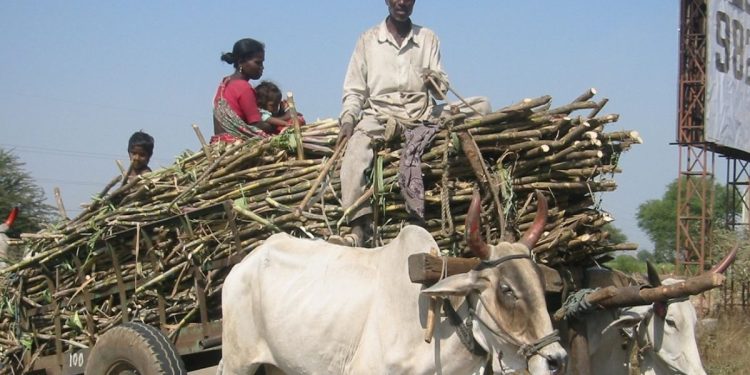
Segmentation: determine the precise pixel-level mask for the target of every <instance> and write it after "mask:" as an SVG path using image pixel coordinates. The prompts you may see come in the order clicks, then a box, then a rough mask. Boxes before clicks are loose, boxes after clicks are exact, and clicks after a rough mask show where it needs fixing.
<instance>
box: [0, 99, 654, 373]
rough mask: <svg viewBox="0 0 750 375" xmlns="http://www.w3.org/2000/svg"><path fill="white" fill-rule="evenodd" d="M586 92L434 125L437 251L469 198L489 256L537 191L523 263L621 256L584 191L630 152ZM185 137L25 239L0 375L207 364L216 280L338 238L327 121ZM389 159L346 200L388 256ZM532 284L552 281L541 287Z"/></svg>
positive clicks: (11, 272)
mask: <svg viewBox="0 0 750 375" xmlns="http://www.w3.org/2000/svg"><path fill="white" fill-rule="evenodd" d="M594 96H595V90H593V89H592V90H586V92H584V93H583V94H582V95H581V96H579V97H577V98H575V99H574V100H573V101H571V102H570V103H568V104H565V105H562V106H559V107H553V106H552V102H551V98H550V97H549V96H542V97H538V98H533V99H524V100H522V101H519V102H518V103H516V104H513V105H510V106H508V107H505V108H502V109H500V110H498V111H496V112H493V113H490V114H488V115H485V116H479V117H473V118H471V117H469V118H467V117H466V116H465V115H462V114H456V115H453V116H451V117H448V118H445V119H444V120H443V121H442V123H441V127H440V130H439V131H438V132H437V134H436V136H435V139H434V140H433V143H432V147H431V148H429V149H428V150H426V152H425V153H424V155H422V165H421V167H422V172H423V179H424V183H425V186H426V187H427V189H426V191H425V205H426V210H425V213H426V214H425V221H424V223H423V226H424V227H425V228H426V229H427V230H428V231H429V232H430V234H431V235H432V237H433V238H434V239H435V241H436V243H437V245H438V247H439V249H435V250H436V251H438V252H439V254H440V255H443V256H450V257H452V258H450V259H454V258H456V259H457V260H456V261H458V262H465V260H463V259H462V257H464V256H465V255H466V245H465V241H464V232H465V229H464V225H463V221H464V219H465V217H466V212H467V209H468V206H469V202H470V200H471V196H472V193H473V191H474V190H480V191H481V192H482V196H483V197H484V200H483V202H482V204H481V207H482V209H481V211H482V216H483V227H482V228H483V229H482V231H483V232H484V235H485V238H486V239H487V241H488V242H492V243H497V242H500V241H501V240H504V239H505V240H513V239H514V238H517V236H518V234H520V233H521V232H523V231H525V230H526V229H528V228H529V227H530V226H531V225H532V221H533V218H534V213H535V212H536V201H535V200H534V199H533V192H534V191H535V190H541V191H543V192H544V194H545V196H546V197H547V200H548V201H549V202H550V203H549V212H548V217H547V224H546V227H545V228H544V233H543V234H542V236H541V239H540V240H539V241H538V242H537V243H536V245H535V247H534V248H533V249H532V255H533V257H534V260H535V261H536V262H537V263H539V264H542V265H545V266H547V267H549V269H548V270H547V272H548V273H549V274H550V275H554V272H555V271H550V270H555V269H556V270H560V269H567V268H569V267H578V266H579V265H582V264H588V263H590V262H592V260H593V259H594V258H601V257H606V256H607V255H608V254H609V253H610V252H612V251H617V250H628V249H635V248H636V245H635V244H627V243H626V244H619V243H611V242H610V241H609V240H608V232H607V228H606V224H607V223H608V222H610V221H611V220H612V218H611V217H610V216H609V215H608V214H607V213H606V212H603V211H602V210H600V209H599V208H598V201H599V198H600V197H599V195H598V194H599V193H601V192H605V191H611V190H614V189H615V187H616V183H615V181H614V180H613V176H614V175H615V174H616V173H618V172H619V171H620V170H619V166H618V161H619V159H620V157H621V155H622V153H623V152H625V151H627V150H628V149H630V147H631V146H632V145H634V144H638V143H640V142H641V139H640V137H639V136H638V133H637V132H635V131H629V130H613V131H607V130H605V128H606V127H607V126H608V125H610V124H613V123H615V122H616V121H617V120H618V117H619V116H618V115H616V114H601V112H602V109H603V107H604V105H605V104H606V103H607V100H606V99H602V100H599V101H593V100H591V99H592V98H593V97H594ZM196 129H197V127H196ZM196 133H197V135H198V139H199V141H200V149H199V150H198V151H196V152H190V151H188V152H185V153H184V154H183V155H181V156H179V157H178V158H177V160H176V161H175V163H174V164H173V165H172V166H169V167H167V168H163V169H160V170H157V171H154V172H152V173H149V174H145V175H142V176H140V177H139V178H138V179H135V180H132V181H130V182H128V183H125V184H120V180H121V176H117V177H116V178H114V179H113V180H112V181H111V182H110V183H109V184H108V185H107V186H106V187H105V188H104V189H103V190H102V191H101V192H100V193H99V194H98V195H97V196H96V197H94V199H93V200H92V201H91V202H90V203H89V204H88V205H87V206H86V208H85V209H84V211H83V212H82V213H81V214H80V215H79V216H77V217H75V218H72V219H67V218H65V220H62V221H61V222H60V223H58V224H56V225H54V226H51V227H50V228H48V229H45V230H43V231H40V232H39V233H31V234H26V235H25V236H24V237H23V241H21V244H20V245H19V246H22V247H23V250H24V252H25V253H26V254H27V255H26V257H25V258H24V259H22V260H18V261H16V262H15V263H13V264H11V265H9V267H7V268H5V269H3V270H0V279H1V281H0V293H2V294H1V295H0V297H1V298H0V328H2V329H0V365H2V366H3V367H2V369H1V370H0V371H2V372H3V373H21V372H38V373H49V374H79V373H82V372H83V371H84V370H85V369H86V368H87V366H91V367H89V369H91V370H90V371H96V372H99V371H100V370H98V369H99V368H100V367H98V366H102V367H104V368H110V370H111V371H110V372H109V373H119V372H127V371H132V370H135V369H138V368H139V367H138V366H147V367H146V368H147V369H149V370H148V372H151V373H171V372H170V371H172V370H173V369H176V371H178V372H180V371H184V370H190V369H196V368H201V367H206V366H211V365H214V364H215V363H216V362H217V361H218V358H219V355H220V351H219V350H218V349H219V348H220V345H221V307H220V306H221V301H220V295H221V289H222V283H223V280H224V278H225V277H226V275H227V273H228V272H229V270H230V268H231V267H232V266H233V265H234V264H236V263H238V262H239V261H240V260H241V259H242V258H243V257H244V256H245V255H247V254H248V253H250V252H251V251H252V250H253V249H255V248H256V247H257V246H259V245H260V244H261V243H262V242H263V241H264V240H265V239H266V238H268V237H269V236H270V235H272V234H274V233H277V232H286V233H290V234H292V235H294V236H297V237H308V238H322V239H325V238H327V237H328V236H330V235H332V234H339V235H340V234H345V233H347V232H348V230H349V228H348V226H347V215H348V214H349V211H347V210H342V209H341V207H340V205H339V203H338V199H339V194H338V191H339V190H340V189H339V186H340V181H339V176H338V167H339V158H340V155H341V154H342V150H343V147H342V146H341V145H336V138H337V133H338V123H337V121H335V120H321V121H317V122H315V123H312V124H308V125H305V126H303V127H302V130H301V135H299V136H297V135H295V134H294V133H293V132H289V133H284V134H282V135H280V136H277V137H274V138H272V139H267V140H262V141H246V142H243V143H236V144H231V145H227V144H217V145H208V144H206V143H205V142H204V141H203V136H202V135H201V134H200V132H198V131H196ZM399 150H400V146H398V138H396V139H395V140H391V141H390V142H388V141H387V140H386V142H384V143H382V144H381V146H380V147H379V148H378V149H377V150H376V153H377V154H376V158H375V159H376V165H375V168H374V169H373V174H372V176H371V181H372V187H371V188H370V189H369V191H368V192H367V193H366V194H365V195H364V196H363V197H362V199H361V200H360V203H361V204H372V205H373V207H374V209H375V211H376V212H377V215H376V217H377V220H376V223H375V224H376V228H375V229H376V231H375V232H376V243H375V244H372V245H380V244H384V243H388V242H389V241H390V240H391V239H393V238H395V237H396V235H397V234H398V233H399V231H400V229H401V228H402V227H403V225H404V224H405V223H406V222H408V219H409V218H408V215H407V214H406V211H405V209H404V200H403V199H402V198H401V195H400V190H399V186H398V183H397V178H398V177H397V176H398V160H399ZM446 259H448V258H446ZM414 262H415V265H414V267H413V268H414V272H417V273H419V272H424V270H417V268H419V267H418V265H419V262H423V263H424V262H425V260H424V259H422V260H421V261H420V260H418V259H416V260H414ZM451 262H453V260H451ZM451 264H452V263H451ZM451 268H452V266H451ZM423 281H424V280H422V281H420V280H415V282H423ZM427 282H429V280H428V281H427ZM548 288H549V289H550V290H554V289H557V290H559V288H560V284H559V283H556V282H555V281H554V278H553V277H549V278H548ZM115 354H116V355H115ZM149 366H150V367H149ZM168 369H169V370H168ZM101 372H104V373H107V372H106V371H101ZM141 372H143V370H141Z"/></svg>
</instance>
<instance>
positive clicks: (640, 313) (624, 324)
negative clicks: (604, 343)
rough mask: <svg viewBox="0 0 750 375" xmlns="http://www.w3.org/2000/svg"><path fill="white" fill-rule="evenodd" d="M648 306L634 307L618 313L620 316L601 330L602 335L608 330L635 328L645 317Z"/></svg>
mask: <svg viewBox="0 0 750 375" xmlns="http://www.w3.org/2000/svg"><path fill="white" fill-rule="evenodd" d="M649 309H650V306H634V307H629V308H626V309H622V310H621V311H620V315H619V316H618V317H617V319H615V320H614V321H612V323H609V325H608V326H607V327H606V328H604V329H603V330H602V333H604V332H606V331H607V330H610V329H613V328H614V329H617V328H630V327H635V326H636V325H638V323H640V322H641V320H643V318H645V317H646V314H647V313H648V310H649Z"/></svg>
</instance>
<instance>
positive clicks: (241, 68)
mask: <svg viewBox="0 0 750 375" xmlns="http://www.w3.org/2000/svg"><path fill="white" fill-rule="evenodd" d="M240 73H242V65H240Z"/></svg>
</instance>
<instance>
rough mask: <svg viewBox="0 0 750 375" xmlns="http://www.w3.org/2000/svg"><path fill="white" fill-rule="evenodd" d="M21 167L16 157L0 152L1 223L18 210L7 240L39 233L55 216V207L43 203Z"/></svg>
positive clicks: (2, 150) (39, 189) (41, 195)
mask: <svg viewBox="0 0 750 375" xmlns="http://www.w3.org/2000/svg"><path fill="white" fill-rule="evenodd" d="M23 166H24V164H23V163H22V162H20V161H19V160H18V157H17V156H16V155H14V154H12V153H11V152H9V151H6V150H4V149H2V148H0V220H2V221H4V220H5V218H6V217H7V215H8V214H9V213H10V210H11V209H12V208H13V207H20V209H21V212H20V213H19V214H18V218H17V219H16V221H15V223H14V224H13V227H12V228H11V230H9V231H8V235H9V236H10V237H15V236H17V235H18V234H19V233H23V232H37V231H39V229H41V228H42V226H43V225H44V224H45V223H48V222H49V221H50V220H51V219H52V215H53V213H54V207H52V206H50V205H48V204H45V203H44V201H45V199H44V191H43V190H42V188H41V187H39V186H38V185H36V183H35V182H34V180H33V179H32V178H31V176H30V175H29V173H28V172H26V171H25V170H24V168H23Z"/></svg>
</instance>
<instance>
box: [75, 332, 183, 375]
mask: <svg viewBox="0 0 750 375" xmlns="http://www.w3.org/2000/svg"><path fill="white" fill-rule="evenodd" d="M86 374H91V375H131V374H133V375H135V374H141V375H151V374H154V375H185V374H187V370H185V363H184V362H183V361H182V357H180V355H179V354H177V350H176V349H175V348H174V346H173V345H172V343H171V342H169V340H168V339H167V337H166V336H164V334H163V333H161V331H159V330H157V329H156V328H154V327H152V326H150V325H147V324H143V323H134V322H129V323H124V324H121V325H119V326H116V327H113V328H111V329H110V330H108V331H107V332H105V333H104V334H103V335H102V336H100V337H99V340H97V342H96V345H94V348H93V349H92V350H91V353H90V354H89V356H88V363H87V364H86Z"/></svg>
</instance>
